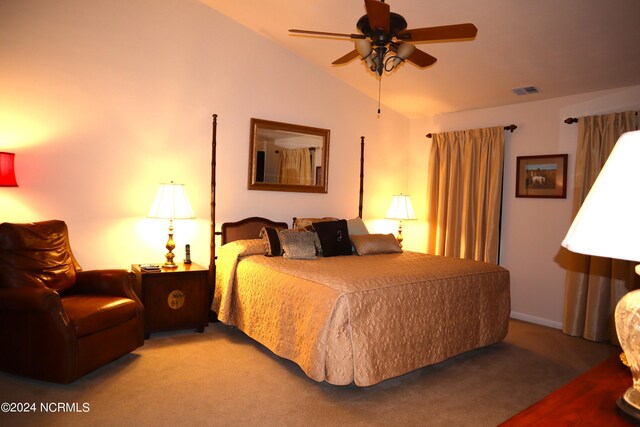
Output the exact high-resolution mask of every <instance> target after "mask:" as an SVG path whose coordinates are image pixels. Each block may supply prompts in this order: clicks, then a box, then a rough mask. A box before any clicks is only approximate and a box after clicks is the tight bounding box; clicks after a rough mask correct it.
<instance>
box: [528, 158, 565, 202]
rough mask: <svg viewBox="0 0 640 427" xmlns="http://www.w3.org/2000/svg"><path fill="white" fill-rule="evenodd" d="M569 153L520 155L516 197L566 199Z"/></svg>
mask: <svg viewBox="0 0 640 427" xmlns="http://www.w3.org/2000/svg"><path fill="white" fill-rule="evenodd" d="M567 158H568V155H567V154H548V155H541V156H519V157H518V158H517V159H516V197H540V198H543V197H544V198H556V199H565V198H566V197H567Z"/></svg>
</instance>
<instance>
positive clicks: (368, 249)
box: [351, 234, 402, 255]
mask: <svg viewBox="0 0 640 427" xmlns="http://www.w3.org/2000/svg"><path fill="white" fill-rule="evenodd" d="M351 243H353V247H354V248H356V253H357V254H358V255H376V254H396V253H401V252H402V248H401V247H400V244H399V243H398V240H397V239H396V238H395V236H394V235H393V234H362V235H353V236H351Z"/></svg>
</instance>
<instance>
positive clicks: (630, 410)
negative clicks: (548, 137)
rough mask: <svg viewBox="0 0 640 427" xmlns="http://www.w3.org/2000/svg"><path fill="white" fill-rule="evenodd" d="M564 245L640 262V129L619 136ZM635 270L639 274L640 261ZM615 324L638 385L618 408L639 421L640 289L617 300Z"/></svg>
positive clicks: (634, 379) (620, 399)
mask: <svg viewBox="0 0 640 427" xmlns="http://www.w3.org/2000/svg"><path fill="white" fill-rule="evenodd" d="M562 246H564V247H565V248H567V249H569V250H571V251H573V252H579V253H582V254H586V255H596V256H602V257H608V258H616V259H622V260H628V261H637V262H640V131H635V132H627V133H625V134H623V135H622V136H621V137H620V139H619V140H618V142H617V143H616V145H615V146H614V148H613V151H612V152H611V154H610V155H609V158H608V159H607V161H606V163H605V165H604V166H603V168H602V170H601V171H600V174H599V175H598V177H597V178H596V181H595V183H594V184H593V187H591V190H590V191H589V194H588V195H587V197H586V199H585V200H584V203H583V204H582V206H581V207H580V210H579V211H578V214H577V215H576V217H575V219H574V220H573V223H572V224H571V228H570V229H569V232H568V233H567V235H566V237H565V238H564V240H563V242H562ZM636 273H638V274H640V265H638V266H636ZM615 322H616V330H617V333H618V339H619V340H620V345H621V346H622V349H623V351H624V354H625V357H626V359H627V361H628V363H629V367H630V368H631V374H632V376H633V386H632V387H631V388H629V389H628V390H627V391H626V392H625V394H624V396H622V397H621V398H619V399H618V402H617V403H618V407H619V408H620V409H621V410H622V411H624V412H625V413H627V414H629V415H631V416H633V417H634V418H636V419H640V290H635V291H632V292H629V293H628V294H626V295H625V296H624V297H623V298H622V299H621V300H620V302H618V304H617V306H616V310H615Z"/></svg>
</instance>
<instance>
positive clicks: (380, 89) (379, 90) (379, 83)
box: [378, 77, 382, 115]
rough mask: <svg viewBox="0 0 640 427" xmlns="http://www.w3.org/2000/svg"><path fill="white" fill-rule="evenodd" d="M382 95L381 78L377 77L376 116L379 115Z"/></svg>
mask: <svg viewBox="0 0 640 427" xmlns="http://www.w3.org/2000/svg"><path fill="white" fill-rule="evenodd" d="M381 93H382V77H378V115H380V94H381Z"/></svg>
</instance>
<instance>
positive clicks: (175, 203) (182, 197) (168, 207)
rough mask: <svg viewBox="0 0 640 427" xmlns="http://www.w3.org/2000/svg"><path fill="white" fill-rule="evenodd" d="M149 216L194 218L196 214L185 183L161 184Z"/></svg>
mask: <svg viewBox="0 0 640 427" xmlns="http://www.w3.org/2000/svg"><path fill="white" fill-rule="evenodd" d="M147 216H148V217H149V218H160V219H193V218H195V217H196V216H195V215H194V213H193V209H191V203H189V198H188V197H187V192H186V190H185V188H184V184H174V183H173V182H172V183H170V184H160V186H159V187H158V191H157V192H156V197H155V199H154V200H153V204H152V205H151V209H149V214H148V215H147Z"/></svg>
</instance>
